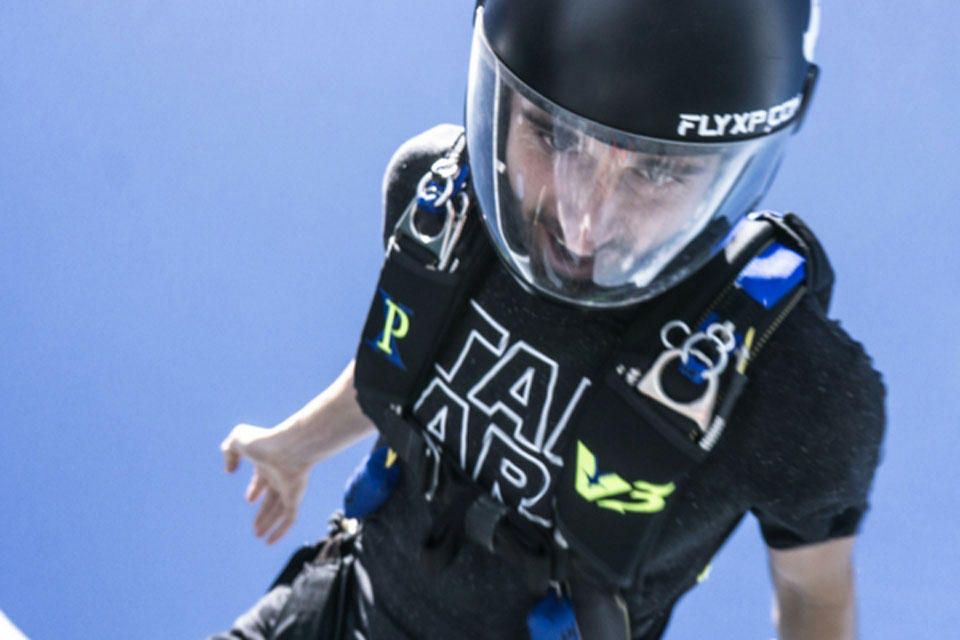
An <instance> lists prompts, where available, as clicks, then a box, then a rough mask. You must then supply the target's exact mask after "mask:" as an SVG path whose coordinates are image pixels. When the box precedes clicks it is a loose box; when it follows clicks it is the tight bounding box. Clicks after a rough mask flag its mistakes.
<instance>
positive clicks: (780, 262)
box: [737, 242, 807, 309]
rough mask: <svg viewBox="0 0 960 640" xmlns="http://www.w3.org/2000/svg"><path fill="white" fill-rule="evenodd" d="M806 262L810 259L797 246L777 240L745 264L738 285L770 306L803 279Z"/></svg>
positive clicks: (764, 304) (738, 277)
mask: <svg viewBox="0 0 960 640" xmlns="http://www.w3.org/2000/svg"><path fill="white" fill-rule="evenodd" d="M806 263H807V259H806V258H804V257H803V256H802V255H800V254H799V253H797V252H796V251H794V250H793V249H788V248H787V247H785V246H783V245H782V244H780V243H779V242H774V243H773V244H771V245H770V246H769V247H767V248H766V249H764V251H763V253H761V254H760V255H758V256H757V257H756V258H754V259H753V260H751V261H750V262H749V263H748V264H747V266H746V267H744V268H743V271H741V272H740V275H739V276H737V286H738V287H740V288H741V289H743V291H744V292H745V293H746V294H747V295H748V296H750V297H751V298H753V299H754V300H756V301H757V302H759V303H760V304H762V305H763V306H764V307H766V308H767V309H769V308H771V307H773V306H774V305H775V304H777V303H778V302H779V301H780V299H781V298H783V296H785V295H787V294H788V293H790V291H792V290H793V288H794V287H796V286H797V285H798V284H799V283H800V282H802V281H803V279H804V277H806V275H807V267H806Z"/></svg>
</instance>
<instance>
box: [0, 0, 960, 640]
mask: <svg viewBox="0 0 960 640" xmlns="http://www.w3.org/2000/svg"><path fill="white" fill-rule="evenodd" d="M471 7H472V2H468V1H467V0H460V1H458V2H451V1H450V0H410V1H408V2H403V3H400V2H386V1H380V2H370V1H364V0H359V1H357V2H341V3H332V2H317V1H313V2H308V1H306V0H297V1H277V2H255V1H240V0H233V1H227V0H207V1H206V2H187V1H186V0H165V1H164V2H147V1H144V0H123V1H122V2H121V1H119V0H99V1H90V2H85V3H80V2H65V1H63V0H44V1H43V2H35V1H28V0H4V1H3V2H2V3H0V518H2V526H0V610H2V611H4V612H5V613H6V614H7V616H9V618H10V619H11V620H12V621H13V622H14V623H16V624H17V626H19V627H20V628H21V629H22V630H23V631H24V633H26V634H27V635H28V636H30V637H31V638H54V637H57V638H106V639H109V638H128V637H131V636H135V637H138V638H197V637H202V636H204V635H206V634H208V633H211V632H213V631H215V630H218V629H221V628H224V627H226V626H228V624H229V623H230V622H231V621H232V619H233V618H234V617H235V616H236V615H237V614H239V613H240V612H241V611H242V610H244V609H245V608H246V607H247V606H249V605H250V604H251V603H252V602H253V601H254V600H255V599H256V598H257V597H258V596H259V594H261V593H262V592H263V590H264V589H265V588H266V586H267V585H268V584H269V582H270V581H271V580H272V578H273V577H274V575H275V573H276V572H277V571H278V570H279V568H280V567H281V565H282V563H283V562H284V561H285V558H286V556H287V555H288V554H289V553H290V552H291V551H292V550H293V549H294V548H295V546H296V545H297V544H298V543H299V542H301V541H305V540H311V539H314V538H316V537H317V536H319V535H320V534H321V533H322V532H323V530H324V527H325V521H326V518H327V515H328V514H329V512H330V511H332V510H333V509H334V508H335V507H336V506H337V505H338V504H339V502H340V496H341V492H342V487H343V483H344V480H345V478H346V477H347V476H348V474H349V472H350V470H351V469H352V468H353V466H354V465H355V464H356V462H357V461H358V460H359V458H360V457H361V455H362V453H363V449H364V448H365V447H366V445H360V446H358V447H356V448H354V449H352V450H349V451H347V452H345V453H344V454H342V455H340V456H339V457H337V458H335V459H333V460H330V461H328V462H326V463H324V464H323V465H321V466H320V467H319V468H317V469H316V470H315V471H314V473H313V474H312V476H311V485H310V488H309V490H308V493H307V496H306V498H305V500H304V504H303V509H302V512H301V517H300V520H299V522H298V523H297V525H296V526H295V527H294V529H293V530H292V531H291V532H290V533H289V534H288V535H287V536H286V538H284V539H283V540H282V541H281V542H280V543H278V544H277V545H275V546H274V547H269V548H268V547H265V546H264V545H263V543H262V542H260V541H258V540H256V539H255V538H254V537H253V534H252V526H251V522H252V518H253V515H254V509H253V508H252V507H250V506H248V505H247V504H245V502H244V501H243V498H242V495H243V490H244V487H245V486H246V483H247V479H248V477H249V466H245V467H244V468H242V469H241V473H240V474H239V475H238V476H236V477H233V476H227V475H225V474H224V472H223V470H222V463H221V459H220V453H219V450H218V444H219V442H220V440H221V439H222V438H223V437H224V436H225V435H226V434H227V432H228V431H229V429H230V428H231V426H232V425H233V424H235V423H237V422H241V421H245V422H251V423H254V424H262V425H270V424H273V423H276V422H278V421H279V420H281V419H282V418H284V417H285V416H286V415H288V414H289V413H290V412H292V411H293V410H295V409H297V408H298V407H300V406H301V405H302V404H303V403H304V402H306V401H307V400H308V399H309V398H311V397H312V396H313V395H315V394H316V393H317V392H319V391H320V390H321V389H322V388H323V387H324V386H325V385H326V384H328V383H329V382H330V381H331V380H332V379H333V378H334V377H335V375H336V374H337V373H338V372H339V371H340V369H341V368H342V366H343V365H344V364H345V363H346V362H347V361H348V360H349V358H350V357H351V355H352V353H353V351H354V344H355V341H356V339H357V335H358V332H359V326H360V323H361V321H362V319H363V316H364V313H365V310H366V307H367V304H368V303H369V300H370V297H371V291H372V286H373V283H374V280H375V278H376V274H377V272H378V267H379V261H380V258H381V251H380V241H379V233H380V213H379V210H380V179H381V175H382V171H383V168H384V166H385V164H386V161H387V159H388V158H389V156H390V154H391V153H392V151H393V149H394V148H395V147H396V146H397V145H398V144H399V143H401V142H402V141H403V140H404V139H406V138H407V137H409V136H411V135H413V134H415V133H417V132H419V131H421V130H423V129H425V128H427V127H429V126H431V125H433V124H435V123H438V122H459V121H460V118H461V112H462V101H463V93H464V84H465V75H466V62H467V56H468V51H469V33H470V9H471ZM957 24H960V5H958V4H957V3H956V2H951V1H948V0H914V1H913V2H909V3H906V2H904V3H886V4H882V5H877V4H875V3H874V4H863V3H859V2H835V1H834V2H831V1H829V0H827V1H825V2H824V7H823V31H822V37H821V41H820V46H819V48H818V51H817V58H818V62H820V63H821V65H822V67H823V76H822V82H821V84H820V88H819V93H818V95H817V98H816V100H815V102H814V105H813V109H812V112H811V113H810V117H809V118H808V121H807V125H806V127H805V130H804V132H803V134H802V135H801V136H800V137H798V138H797V139H795V140H794V143H793V146H792V149H791V153H790V154H789V156H788V159H787V162H786V163H785V165H784V167H783V170H782V172H781V175H780V178H779V180H778V183H777V184H776V186H775V188H774V189H773V191H772V192H771V193H770V195H769V197H768V198H767V201H766V204H767V206H769V207H771V208H778V209H791V210H795V211H798V212H800V213H802V214H803V215H804V217H805V218H806V219H807V220H808V222H809V223H810V224H811V226H812V227H813V228H814V229H815V230H816V231H817V232H818V234H819V235H820V237H821V239H822V240H823V242H824V244H825V245H826V246H827V247H828V249H829V250H830V251H831V256H832V259H833V262H834V266H835V268H836V269H837V271H838V273H839V281H838V284H837V288H836V292H835V298H834V300H835V302H834V306H833V315H834V316H836V317H838V318H840V319H842V322H843V325H844V326H845V327H846V328H847V330H848V331H850V332H851V333H852V334H853V335H855V336H856V337H858V338H859V339H861V340H862V341H863V342H865V343H866V344H867V346H868V348H869V350H870V352H871V353H872V354H873V356H874V358H875V361H876V364H877V366H878V368H879V369H881V370H882V371H883V372H884V375H885V379H886V382H887V385H888V388H889V395H888V410H889V432H888V437H887V441H886V455H885V458H884V461H883V465H882V467H881V469H880V472H879V475H878V480H877V484H876V490H875V493H874V507H873V511H872V512H871V514H870V516H869V518H868V520H867V523H866V528H865V531H864V533H863V536H862V539H861V542H860V544H859V546H858V550H857V564H858V579H859V589H860V602H861V625H862V630H863V632H862V636H863V637H864V638H878V639H887V638H890V639H893V638H905V637H920V636H922V637H930V638H946V637H953V636H954V635H955V633H956V629H957V628H958V627H960V613H958V607H957V605H956V602H957V601H958V599H960V587H958V586H957V583H956V577H955V576H956V570H957V568H958V567H960V552H958V550H957V549H958V547H957V545H956V544H955V531H956V529H957V526H958V525H960V516H958V511H957V509H958V506H960V505H958V499H957V495H956V494H957V490H956V484H957V480H958V473H957V471H956V466H957V463H956V458H957V456H958V454H960V445H958V440H960V438H958V435H957V428H958V425H960V416H958V411H957V397H958V394H960V338H958V336H960V332H958V329H957V327H958V325H960V322H958V321H960V317H958V316H960V313H958V310H960V302H958V287H957V275H958V273H960V260H958V257H957V251H956V244H957V242H958V237H960V234H958V232H960V222H958V219H960V216H958V215H957V209H958V203H960V187H958V184H960V180H958V179H957V171H958V168H960V162H958V159H957V151H956V147H957V145H958V143H960V125H958V119H957V118H958V115H957V114H958V113H960V104H958V102H960V101H958V96H957V92H958V87H960V64H958V57H960V56H958V53H960V52H958V48H957V44H956V43H957V41H958V36H960V33H958V28H957ZM771 428H775V425H771ZM769 603H770V596H769V587H768V580H767V576H766V566H765V556H764V553H763V548H762V544H761V543H760V540H759V536H758V533H757V531H756V526H755V523H754V522H752V521H749V520H748V521H747V522H746V523H745V524H744V526H742V527H741V528H740V530H739V531H738V533H737V535H736V536H735V538H734V539H733V541H732V542H731V543H730V544H729V545H728V546H727V547H726V548H725V550H724V551H723V552H722V553H721V554H720V556H719V557H718V558H717V560H716V562H715V565H714V570H713V574H712V576H711V578H710V579H709V580H708V581H707V582H706V583H704V584H703V585H701V586H700V587H698V588H697V589H695V591H694V592H693V593H692V594H690V595H689V596H687V597H686V598H685V599H684V600H683V601H682V603H681V605H680V607H679V609H678V611H677V614H676V617H675V620H674V623H673V625H672V627H671V629H670V631H669V633H668V636H667V637H668V638H671V639H674V640H678V639H682V638H697V637H700V638H705V637H710V638H731V639H732V638H737V639H738V640H739V639H749V638H755V639H758V640H760V639H762V640H767V639H768V638H770V637H771V636H772V635H773V630H772V627H771V625H770V622H769V615H768V609H769Z"/></svg>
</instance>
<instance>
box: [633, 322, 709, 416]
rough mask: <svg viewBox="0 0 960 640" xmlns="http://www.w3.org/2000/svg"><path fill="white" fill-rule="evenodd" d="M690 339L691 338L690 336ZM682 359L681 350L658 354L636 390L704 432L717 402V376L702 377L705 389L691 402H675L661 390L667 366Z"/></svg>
mask: <svg viewBox="0 0 960 640" xmlns="http://www.w3.org/2000/svg"><path fill="white" fill-rule="evenodd" d="M691 337H692V336H691ZM682 358H683V350H682V349H668V350H667V351H664V352H663V353H661V354H660V357H658V358H657V361H656V362H654V363H653V367H651V368H650V370H649V371H647V375H645V376H643V379H642V380H640V384H639V385H638V386H637V388H638V389H639V390H640V393H642V394H644V395H645V396H647V397H649V398H652V399H653V400H656V401H657V402H659V403H660V404H662V405H664V406H665V407H667V408H669V409H672V410H674V411H676V412H677V413H679V414H680V415H682V416H686V417H687V418H689V419H690V420H693V421H694V422H695V423H696V425H697V426H698V427H699V428H700V431H706V430H707V428H708V427H709V426H710V418H711V416H712V415H713V407H714V405H715V404H716V402H717V389H718V387H719V385H720V382H719V379H718V376H704V379H705V380H706V381H707V389H706V391H704V392H703V394H702V395H701V396H700V397H699V398H697V399H696V400H693V401H692V402H677V401H676V400H674V399H673V398H671V397H670V396H669V395H667V392H666V391H665V390H664V388H663V384H662V383H661V380H660V378H661V376H662V374H663V371H664V369H666V367H667V364H668V363H670V362H671V361H673V360H675V359H676V360H681V359H682Z"/></svg>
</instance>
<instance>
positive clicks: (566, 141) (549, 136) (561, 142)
mask: <svg viewBox="0 0 960 640" xmlns="http://www.w3.org/2000/svg"><path fill="white" fill-rule="evenodd" d="M539 135H540V139H541V140H543V142H544V143H545V144H546V145H547V146H548V147H550V148H551V149H553V150H554V151H560V152H563V151H570V150H571V149H576V148H577V146H578V145H579V144H580V139H579V138H578V137H577V135H576V134H575V133H573V132H572V131H570V130H568V129H562V128H559V127H553V128H550V129H546V128H545V129H540V131H539Z"/></svg>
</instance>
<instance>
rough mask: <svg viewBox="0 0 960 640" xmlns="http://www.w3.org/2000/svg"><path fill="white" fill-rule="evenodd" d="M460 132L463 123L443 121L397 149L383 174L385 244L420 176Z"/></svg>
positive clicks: (410, 197)
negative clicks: (456, 123) (444, 122)
mask: <svg viewBox="0 0 960 640" xmlns="http://www.w3.org/2000/svg"><path fill="white" fill-rule="evenodd" d="M461 133H463V127H459V126H457V125H453V124H440V125H437V126H435V127H433V128H431V129H427V130H426V131H424V132H423V133H420V134H418V135H416V136H414V137H412V138H410V139H409V140H407V141H406V142H404V143H403V144H402V145H400V147H399V148H398V149H397V150H396V151H395V152H394V154H393V156H392V157H391V158H390V162H389V163H387V170H386V172H385V173H384V174H383V240H384V245H386V241H387V238H388V237H389V236H390V234H391V233H392V231H393V227H394V225H396V222H397V220H398V219H399V218H400V214H401V213H402V212H403V210H404V208H406V206H407V204H409V203H410V200H411V199H413V196H414V195H415V192H416V188H417V182H418V181H419V180H420V178H421V176H423V174H424V173H426V172H427V171H428V170H429V169H430V165H432V164H433V162H434V161H435V160H436V159H437V158H438V157H440V156H442V155H443V154H444V153H445V152H446V151H447V150H448V149H449V148H450V147H451V146H453V144H454V142H456V140H457V138H458V137H459V136H460V134H461Z"/></svg>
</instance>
